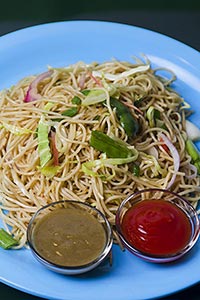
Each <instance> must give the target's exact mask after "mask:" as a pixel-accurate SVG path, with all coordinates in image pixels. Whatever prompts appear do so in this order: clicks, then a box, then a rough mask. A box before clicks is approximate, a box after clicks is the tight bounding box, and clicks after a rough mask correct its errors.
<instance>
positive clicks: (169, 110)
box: [0, 60, 200, 248]
mask: <svg viewBox="0 0 200 300" xmlns="http://www.w3.org/2000/svg"><path fill="white" fill-rule="evenodd" d="M158 73H159V72H157V70H153V69H152V68H151V66H150V63H149V61H147V62H145V63H144V62H142V61H139V60H137V61H136V63H134V64H132V63H129V62H121V61H116V60H113V61H109V62H105V63H102V64H98V63H92V64H90V65H87V64H85V63H82V62H79V63H77V64H75V65H72V66H69V67H66V68H49V70H48V71H47V72H45V73H43V74H40V75H39V76H30V77H27V78H25V79H23V80H21V81H20V82H19V83H18V84H16V85H15V86H12V87H11V88H10V89H8V90H4V91H2V92H1V101H0V145H1V146H0V197H1V216H2V220H3V222H4V225H5V227H6V228H7V229H8V228H9V230H11V232H12V234H13V235H14V237H15V238H16V239H17V240H19V241H20V243H19V246H17V247H18V248H20V247H22V246H23V245H25V243H26V229H27V224H28V222H29V220H30V218H31V216H32V215H33V213H34V212H36V211H37V210H38V209H39V208H40V207H41V206H43V205H46V204H48V203H51V202H54V201H59V200H62V199H74V200H79V201H83V202H88V203H90V204H92V205H93V206H95V207H97V208H98V209H99V210H101V211H102V212H103V213H104V214H105V215H106V216H107V218H108V220H109V221H110V222H111V224H114V220H115V213H116V210H117V208H118V206H119V204H120V203H121V202H122V200H123V199H124V198H125V197H127V196H128V195H129V194H131V193H133V192H135V191H137V190H141V189H145V188H152V187H155V188H164V189H170V190H173V191H175V192H177V193H179V194H180V195H182V196H184V197H185V198H186V199H188V200H189V201H191V202H192V204H193V205H194V206H196V204H197V200H198V199H199V195H200V190H199V177H198V175H197V170H196V168H195V166H194V165H193V164H191V157H190V155H189V154H188V153H187V151H186V147H185V144H186V141H187V138H188V137H187V134H186V128H185V119H186V112H187V107H186V105H185V102H184V100H183V99H182V98H181V96H180V95H178V94H177V93H176V92H175V91H173V90H172V89H171V88H170V87H169V85H170V84H171V82H172V81H173V80H174V79H175V78H174V76H172V79H171V80H166V79H164V78H161V77H160V76H158V75H157V74H158ZM118 150H119V151H118ZM10 228H11V229H10Z"/></svg>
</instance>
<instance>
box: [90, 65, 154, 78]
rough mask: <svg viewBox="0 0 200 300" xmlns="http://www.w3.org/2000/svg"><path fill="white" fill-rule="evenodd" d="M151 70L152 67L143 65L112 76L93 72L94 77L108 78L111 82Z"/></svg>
mask: <svg viewBox="0 0 200 300" xmlns="http://www.w3.org/2000/svg"><path fill="white" fill-rule="evenodd" d="M149 68H150V65H142V66H137V67H134V68H132V69H130V70H127V71H124V72H122V73H119V74H111V73H102V72H100V71H93V72H92V75H93V76H95V77H100V78H102V77H103V78H106V79H108V80H110V81H115V80H120V79H122V78H125V77H128V76H131V75H133V74H136V73H139V72H145V71H147V70H148V69H149Z"/></svg>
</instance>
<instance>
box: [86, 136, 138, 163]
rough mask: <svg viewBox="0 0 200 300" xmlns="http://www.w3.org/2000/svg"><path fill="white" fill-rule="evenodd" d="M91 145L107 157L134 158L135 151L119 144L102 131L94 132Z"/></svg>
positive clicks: (123, 144)
mask: <svg viewBox="0 0 200 300" xmlns="http://www.w3.org/2000/svg"><path fill="white" fill-rule="evenodd" d="M90 145H91V146H92V147H94V148H95V149H97V150H99V151H101V152H103V153H106V155H107V157H111V158H127V157H131V156H133V151H132V150H130V149H129V148H128V147H127V146H126V144H125V143H122V142H118V141H116V140H114V139H112V138H110V137H109V136H108V135H106V134H105V133H103V132H101V131H97V130H95V131H92V135H91V138H90ZM135 151H136V150H135Z"/></svg>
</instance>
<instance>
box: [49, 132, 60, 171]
mask: <svg viewBox="0 0 200 300" xmlns="http://www.w3.org/2000/svg"><path fill="white" fill-rule="evenodd" d="M50 141H51V150H52V154H53V164H54V166H58V165H59V160H58V158H59V152H58V149H57V147H56V134H55V132H54V131H52V130H51V132H50Z"/></svg>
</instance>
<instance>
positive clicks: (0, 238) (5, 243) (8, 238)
mask: <svg viewBox="0 0 200 300" xmlns="http://www.w3.org/2000/svg"><path fill="white" fill-rule="evenodd" d="M17 244H18V241H17V240H16V239H14V238H13V237H12V235H11V234H9V233H8V232H7V231H5V230H4V229H3V228H0V247H2V248H3V249H10V248H11V247H13V246H16V245H17Z"/></svg>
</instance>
